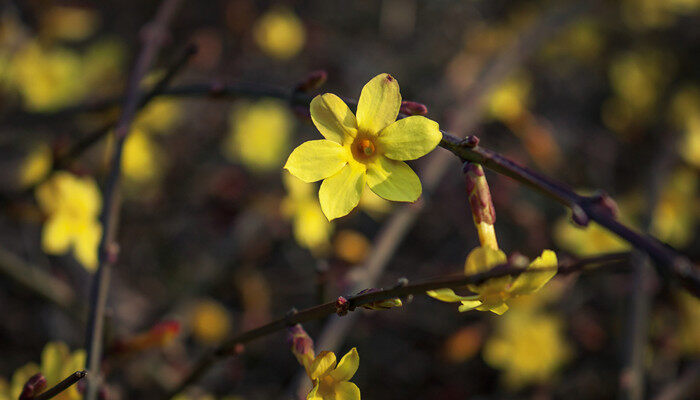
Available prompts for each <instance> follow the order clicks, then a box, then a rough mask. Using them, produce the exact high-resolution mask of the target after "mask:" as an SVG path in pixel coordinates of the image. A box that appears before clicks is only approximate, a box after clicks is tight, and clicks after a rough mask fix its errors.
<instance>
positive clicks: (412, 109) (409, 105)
mask: <svg viewBox="0 0 700 400" xmlns="http://www.w3.org/2000/svg"><path fill="white" fill-rule="evenodd" d="M399 112H400V113H401V114H406V115H425V114H427V113H428V107H426V106H425V104H422V103H418V102H415V101H402V102H401V109H400V110H399Z"/></svg>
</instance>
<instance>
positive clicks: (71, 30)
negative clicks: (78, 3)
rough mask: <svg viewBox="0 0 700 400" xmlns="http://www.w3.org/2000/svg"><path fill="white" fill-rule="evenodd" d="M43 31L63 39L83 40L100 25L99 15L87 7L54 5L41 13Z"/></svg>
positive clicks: (45, 33) (47, 34) (43, 33)
mask: <svg viewBox="0 0 700 400" xmlns="http://www.w3.org/2000/svg"><path fill="white" fill-rule="evenodd" d="M41 25H42V26H41V33H42V35H46V36H48V37H54V38H57V39H61V40H76V41H77V40H83V39H85V38H87V37H88V36H90V35H91V34H92V33H93V32H95V30H96V29H97V27H98V26H99V15H98V14H97V13H96V12H95V11H94V10H92V9H90V8H86V7H71V6H62V5H54V6H52V7H51V8H49V9H48V10H46V11H44V13H43V14H42V15H41Z"/></svg>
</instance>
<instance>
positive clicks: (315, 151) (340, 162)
mask: <svg viewBox="0 0 700 400" xmlns="http://www.w3.org/2000/svg"><path fill="white" fill-rule="evenodd" d="M346 152H347V150H346V149H344V148H343V146H341V145H339V144H338V143H335V142H331V141H330V140H310V141H308V142H304V143H302V144H301V145H299V147H297V148H296V149H294V151H292V154H290V155H289V158H288V159H287V163H286V164H285V165H284V168H285V169H287V170H288V171H289V172H290V173H291V174H292V175H294V176H296V177H297V178H299V179H301V180H302V181H304V182H315V181H318V180H321V179H324V178H328V177H329V176H331V175H333V174H335V173H336V172H338V171H340V169H341V168H343V166H344V165H345V164H347V157H346Z"/></svg>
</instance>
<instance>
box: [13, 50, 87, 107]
mask: <svg viewBox="0 0 700 400" xmlns="http://www.w3.org/2000/svg"><path fill="white" fill-rule="evenodd" d="M82 67H83V65H82V63H81V58H80V56H79V55H78V54H76V53H75V52H73V51H72V50H69V49H65V48H59V47H52V48H44V47H42V45H41V44H39V43H38V42H35V41H32V42H29V43H27V44H26V45H25V46H23V47H22V48H21V49H20V50H19V51H18V52H17V54H15V56H14V57H13V58H12V61H11V66H10V68H11V77H12V81H13V83H14V85H15V86H16V87H17V89H18V90H19V92H20V94H21V95H22V99H23V100H24V103H25V105H26V107H27V108H28V109H30V110H33V111H49V110H52V109H56V108H59V107H63V106H67V105H69V104H72V103H75V102H77V101H79V100H80V99H82V98H83V96H84V95H85V93H86V92H87V91H88V90H89V87H87V86H86V85H85V83H84V80H83V78H84V77H83V68H82Z"/></svg>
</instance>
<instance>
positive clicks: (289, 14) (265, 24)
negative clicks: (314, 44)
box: [253, 7, 306, 60]
mask: <svg viewBox="0 0 700 400" xmlns="http://www.w3.org/2000/svg"><path fill="white" fill-rule="evenodd" d="M253 36H254V38H255V42H256V43H257V45H258V46H260V48H261V49H262V50H263V51H264V52H265V53H266V54H267V55H269V56H271V57H274V58H277V59H280V60H287V59H290V58H292V57H294V56H295V55H297V54H298V53H299V52H300V51H301V48H302V47H304V42H305V41H306V31H305V29H304V24H303V23H302V22H301V20H300V19H299V17H297V16H296V14H294V12H293V11H292V10H290V9H288V8H281V7H280V8H275V9H273V10H271V11H268V12H267V13H265V14H264V15H263V16H262V17H260V19H258V20H257V21H256V23H255V27H254V28H253Z"/></svg>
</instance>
